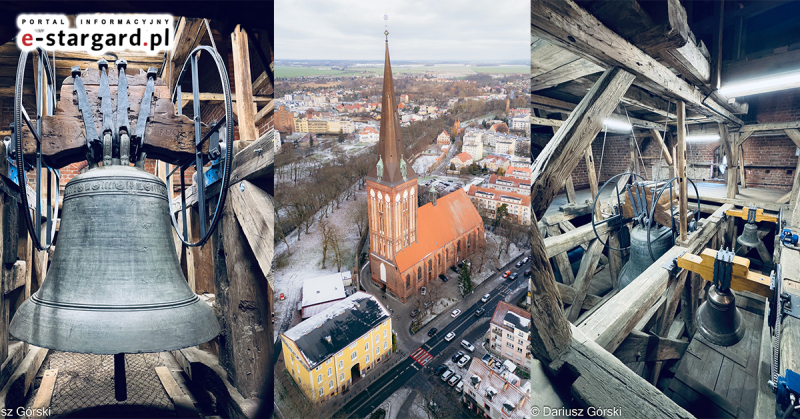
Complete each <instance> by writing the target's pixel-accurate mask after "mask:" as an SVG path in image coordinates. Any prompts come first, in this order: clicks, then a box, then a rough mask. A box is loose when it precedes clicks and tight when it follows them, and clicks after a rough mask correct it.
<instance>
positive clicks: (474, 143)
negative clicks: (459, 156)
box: [461, 137, 483, 161]
mask: <svg viewBox="0 0 800 419" xmlns="http://www.w3.org/2000/svg"><path fill="white" fill-rule="evenodd" d="M461 151H462V152H464V153H467V154H469V155H470V156H472V159H473V160H474V161H478V160H480V159H482V158H483V141H481V140H480V139H478V140H474V139H473V140H470V141H467V140H466V137H465V139H464V143H463V145H462V146H461Z"/></svg>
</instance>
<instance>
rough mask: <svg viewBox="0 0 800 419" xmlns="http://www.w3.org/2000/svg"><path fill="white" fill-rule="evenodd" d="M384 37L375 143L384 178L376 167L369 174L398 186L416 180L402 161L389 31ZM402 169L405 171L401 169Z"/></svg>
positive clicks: (408, 166)
mask: <svg viewBox="0 0 800 419" xmlns="http://www.w3.org/2000/svg"><path fill="white" fill-rule="evenodd" d="M384 35H386V58H385V62H384V66H383V93H382V95H381V130H380V140H379V141H378V156H379V159H378V160H379V161H380V162H382V163H383V173H382V175H383V176H378V167H377V165H376V166H375V167H373V168H372V170H371V171H370V176H371V177H373V178H377V179H378V180H380V181H382V182H384V183H389V184H399V183H403V182H406V181H407V180H409V179H412V178H416V177H417V174H416V173H415V172H414V168H412V167H411V166H410V165H407V164H406V163H405V161H404V159H403V151H404V149H403V138H402V136H401V134H400V114H399V111H398V110H397V100H396V99H395V96H394V79H393V78H392V64H391V60H390V59H389V31H388V30H387V31H385V32H384ZM403 169H405V170H403Z"/></svg>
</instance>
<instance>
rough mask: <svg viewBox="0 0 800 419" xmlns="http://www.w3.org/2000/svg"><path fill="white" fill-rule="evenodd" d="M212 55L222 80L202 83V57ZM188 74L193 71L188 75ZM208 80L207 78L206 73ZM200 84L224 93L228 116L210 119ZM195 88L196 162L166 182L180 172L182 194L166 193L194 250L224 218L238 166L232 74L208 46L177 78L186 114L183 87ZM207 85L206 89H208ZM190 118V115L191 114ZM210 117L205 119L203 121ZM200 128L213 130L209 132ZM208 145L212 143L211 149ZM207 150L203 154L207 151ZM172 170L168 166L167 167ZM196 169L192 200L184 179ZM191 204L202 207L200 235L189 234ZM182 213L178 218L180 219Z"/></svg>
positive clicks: (176, 96)
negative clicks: (235, 154) (188, 217)
mask: <svg viewBox="0 0 800 419" xmlns="http://www.w3.org/2000/svg"><path fill="white" fill-rule="evenodd" d="M201 56H203V57H211V58H212V61H213V62H214V66H215V67H216V70H217V73H218V75H219V79H218V80H217V79H216V78H214V77H203V78H202V79H201V77H200V75H199V72H200V57H201ZM187 73H189V75H188V77H185V76H187ZM204 76H205V75H204ZM201 83H202V84H203V86H204V87H206V88H207V89H206V90H205V91H204V92H203V93H206V92H208V91H209V90H212V91H213V92H211V93H216V94H221V95H222V101H223V104H224V112H223V114H222V115H221V116H216V117H214V116H209V115H207V114H208V113H209V112H205V111H206V109H203V108H202V107H201V104H200V100H201V97H200V94H201V90H200V87H201ZM189 85H190V86H191V87H190V89H185V90H187V91H188V90H191V101H192V106H191V107H190V108H191V114H190V115H191V119H192V120H193V121H194V126H195V129H194V140H195V141H194V143H195V150H194V154H195V156H194V158H193V159H190V160H187V161H184V162H181V163H179V164H177V165H175V167H174V168H173V169H172V170H171V171H169V170H167V172H168V175H167V178H168V179H169V178H171V177H172V175H173V174H174V173H176V171H178V172H179V173H180V176H179V177H180V196H176V197H174V198H173V196H172V191H169V193H168V194H167V195H168V196H169V200H170V214H171V218H172V226H173V228H174V229H175V232H176V233H177V235H178V237H179V238H180V240H181V241H182V242H183V243H184V244H185V245H186V246H189V247H198V246H203V245H204V244H205V243H206V242H207V241H208V239H209V238H210V237H211V234H212V232H213V231H214V229H215V228H216V226H217V224H218V223H219V220H220V218H221V217H222V208H223V206H224V205H225V198H226V196H227V191H228V186H230V175H231V166H232V164H233V147H232V143H233V125H234V122H233V106H232V104H231V102H232V99H231V88H230V82H229V80H228V72H227V69H226V68H225V63H224V61H223V59H222V57H221V56H220V55H219V54H218V53H217V51H216V50H215V49H213V48H211V47H209V46H204V45H203V46H199V47H197V48H195V49H194V50H193V51H192V52H191V53H190V54H189V57H188V58H187V59H186V62H184V64H183V67H182V68H181V72H180V73H179V75H178V78H177V82H176V87H175V90H174V92H173V96H172V101H173V103H176V104H177V108H178V109H179V110H180V112H182V108H183V93H182V90H184V87H188V86H189ZM206 85H207V86H206ZM187 116H189V114H187ZM204 116H205V118H206V120H205V121H204V120H203V118H204ZM201 127H208V128H209V129H208V130H206V132H205V134H203V130H201ZM206 143H208V145H207V146H206ZM206 149H207V151H205V152H204V150H206ZM164 164H165V166H167V163H164ZM191 169H193V170H194V173H195V175H194V187H193V188H192V190H191V192H192V193H191V195H192V196H187V187H186V186H187V185H186V181H185V175H186V172H187V170H191ZM217 188H219V192H218V194H217V198H216V202H214V201H212V200H211V196H213V195H214V194H215V193H216V190H217ZM187 200H188V201H190V202H189V203H194V202H196V203H197V217H198V218H199V219H198V220H197V221H198V224H199V229H200V231H199V234H198V235H197V237H190V236H189V229H188V225H189V222H188V220H187V215H188V214H187V211H191V210H190V209H189V208H188V206H187ZM176 214H177V215H176Z"/></svg>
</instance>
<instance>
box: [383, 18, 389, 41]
mask: <svg viewBox="0 0 800 419" xmlns="http://www.w3.org/2000/svg"><path fill="white" fill-rule="evenodd" d="M383 21H384V23H383V27H384V28H385V30H384V31H383V34H384V35H385V36H386V42H389V15H383Z"/></svg>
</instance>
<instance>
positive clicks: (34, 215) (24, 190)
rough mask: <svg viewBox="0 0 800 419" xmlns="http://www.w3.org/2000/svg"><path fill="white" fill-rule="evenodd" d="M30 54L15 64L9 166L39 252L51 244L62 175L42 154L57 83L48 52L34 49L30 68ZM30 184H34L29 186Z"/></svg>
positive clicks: (25, 217)
mask: <svg viewBox="0 0 800 419" xmlns="http://www.w3.org/2000/svg"><path fill="white" fill-rule="evenodd" d="M30 54H31V53H30V52H28V51H23V52H22V53H21V54H20V56H19V61H18V63H17V75H16V81H15V85H14V124H13V126H12V127H11V128H12V129H11V143H10V146H9V147H8V151H9V153H8V154H9V157H11V159H12V160H13V162H14V166H13V167H9V175H10V176H11V177H12V178H13V177H16V183H17V186H18V187H19V196H20V201H21V203H22V207H23V208H26V209H27V210H26V211H23V212H24V213H23V214H21V216H22V218H23V219H24V220H25V225H26V226H27V229H28V233H29V234H30V237H31V240H32V242H33V246H34V247H35V248H36V249H37V250H40V251H41V250H47V249H49V248H50V246H51V245H52V244H53V240H54V239H55V235H56V220H57V219H58V203H59V186H60V185H59V184H60V179H61V175H60V172H59V170H58V169H54V168H52V167H50V165H49V164H48V162H47V161H45V159H44V158H43V154H42V119H43V116H45V115H52V114H53V111H54V110H55V105H56V93H55V86H56V83H55V67H53V66H52V65H51V63H50V60H49V59H48V57H47V52H45V51H44V50H42V49H37V50H36V52H35V58H34V59H33V60H31V67H28V56H29V55H30ZM26 79H27V81H28V82H29V83H27V84H28V86H26ZM26 154H27V157H26ZM2 157H3V158H4V157H5V156H2ZM31 180H33V182H30V181H31ZM30 183H34V185H32V186H30ZM29 187H31V188H32V189H33V193H31V192H30V191H29V189H28V188H29ZM29 193H30V196H29V195H28V194H29Z"/></svg>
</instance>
